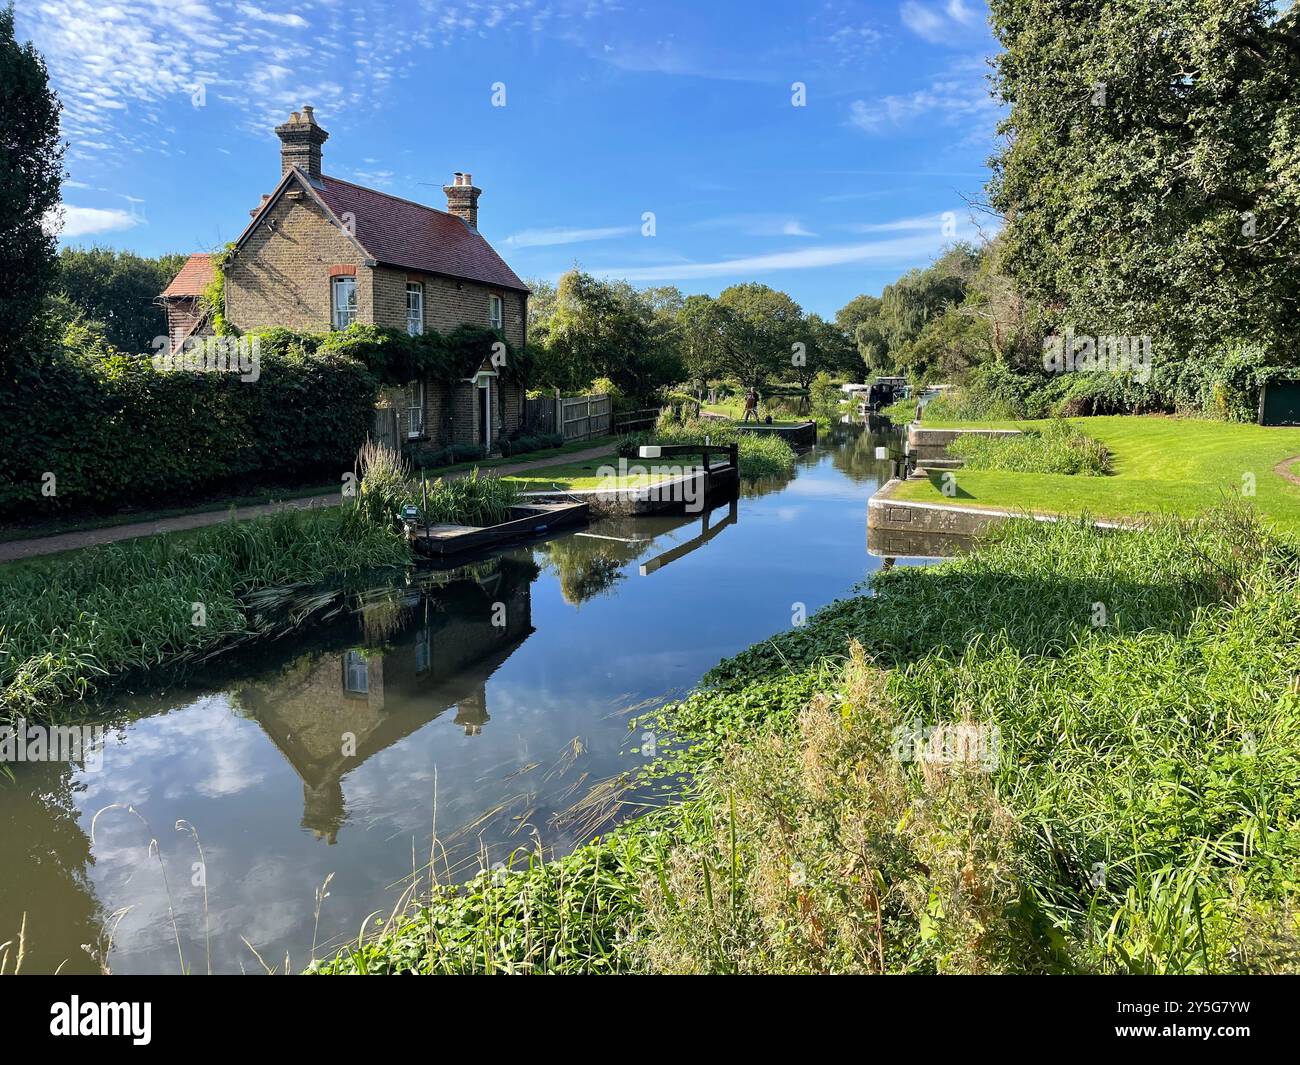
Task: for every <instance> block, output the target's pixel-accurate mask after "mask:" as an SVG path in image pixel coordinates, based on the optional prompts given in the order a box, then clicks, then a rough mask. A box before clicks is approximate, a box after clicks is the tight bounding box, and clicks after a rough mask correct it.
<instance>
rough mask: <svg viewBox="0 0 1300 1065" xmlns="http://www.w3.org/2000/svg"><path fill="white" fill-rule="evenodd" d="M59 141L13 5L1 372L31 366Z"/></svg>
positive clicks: (1, 38) (1, 257) (0, 28)
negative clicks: (17, 29) (16, 24)
mask: <svg viewBox="0 0 1300 1065" xmlns="http://www.w3.org/2000/svg"><path fill="white" fill-rule="evenodd" d="M63 151H64V146H63V145H62V144H61V143H60V141H59V101H58V98H57V97H56V96H55V95H54V93H53V92H52V91H51V90H50V86H49V76H48V74H47V73H46V70H45V62H44V60H42V59H41V56H40V55H39V53H37V51H36V49H35V48H33V47H32V45H31V43H30V42H28V43H27V44H24V45H20V44H19V43H18V41H17V39H16V38H15V37H14V9H13V6H12V5H10V6H9V7H7V8H5V9H4V10H0V277H3V278H4V284H2V285H0V377H4V376H7V372H9V371H13V370H15V369H16V368H17V364H18V363H19V362H20V361H26V362H28V363H31V362H33V361H35V360H34V354H35V349H36V347H37V345H38V344H39V339H40V338H39V336H38V332H39V331H38V323H39V321H40V316H41V314H42V311H43V310H44V308H45V304H46V299H47V297H48V296H49V294H50V291H51V289H52V288H53V285H54V278H55V258H54V237H53V235H52V234H51V233H50V232H49V231H48V230H47V228H46V225H47V217H48V216H49V215H51V213H52V212H54V211H56V210H57V208H58V205H59V191H60V186H61V183H62V180H63Z"/></svg>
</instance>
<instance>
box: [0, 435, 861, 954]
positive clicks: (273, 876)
mask: <svg viewBox="0 0 1300 1065" xmlns="http://www.w3.org/2000/svg"><path fill="white" fill-rule="evenodd" d="M868 495H869V489H864V487H863V486H862V485H860V484H855V483H854V482H853V481H850V480H849V479H848V478H847V477H846V476H845V475H844V474H843V473H842V472H841V471H839V470H837V469H836V468H835V467H834V466H833V465H832V463H831V461H830V458H829V456H823V457H822V458H821V459H820V460H819V461H817V462H816V464H815V465H810V466H804V467H801V468H800V471H799V473H798V475H797V477H796V478H795V479H794V480H793V481H791V482H790V483H789V484H788V485H787V486H785V487H784V488H783V489H781V490H779V491H776V492H773V493H770V494H768V495H764V496H756V497H751V498H746V499H743V500H742V501H741V502H740V510H739V520H738V522H737V523H736V524H735V525H732V526H729V527H727V528H725V529H723V530H722V531H721V532H720V533H719V534H718V535H717V536H716V537H715V538H714V539H713V540H711V541H710V542H708V543H707V544H705V545H703V546H702V547H700V548H699V549H698V550H695V551H693V552H691V553H689V554H687V555H685V556H683V557H682V558H679V559H676V560H674V561H673V562H671V563H669V564H668V565H666V566H664V567H663V568H661V569H659V570H657V571H655V572H653V573H651V574H649V575H648V576H641V575H640V574H639V573H638V564H639V563H642V562H645V561H648V560H649V559H650V558H653V557H654V556H656V555H658V554H660V553H661V552H662V551H664V550H667V549H669V548H671V547H673V546H674V545H676V544H679V543H684V542H686V541H688V540H690V539H691V538H693V537H694V536H696V535H698V534H699V533H700V531H701V525H700V523H699V522H698V521H696V522H691V523H690V524H688V525H685V526H681V527H679V528H678V529H676V530H674V531H672V532H671V533H668V534H666V535H661V536H659V537H657V538H656V539H655V540H654V542H653V543H647V544H643V545H642V547H641V552H640V555H639V557H638V558H637V559H634V560H632V561H630V562H628V563H627V564H626V565H625V566H624V567H623V572H624V573H625V575H626V576H625V579H623V580H622V581H620V582H618V583H617V584H616V585H615V586H614V587H613V588H612V589H611V590H609V591H607V592H606V593H604V594H602V595H598V596H595V597H594V598H592V599H589V600H588V601H586V602H585V603H583V604H582V606H581V609H580V610H575V608H574V606H573V605H572V604H570V603H567V602H566V601H565V600H564V597H563V595H562V594H561V589H560V585H559V581H558V580H557V578H556V576H555V574H554V572H553V571H552V570H551V569H549V568H543V570H542V574H541V576H540V577H539V578H538V580H537V581H536V582H535V583H534V584H533V586H532V593H531V614H532V624H533V626H534V628H535V631H534V632H533V633H532V635H531V636H529V637H528V638H527V639H526V640H524V641H523V643H522V644H520V645H518V646H517V647H516V648H515V649H514V651H513V653H512V654H511V655H510V657H509V658H508V659H507V660H506V661H505V662H504V664H503V665H501V666H500V667H499V668H498V669H497V671H496V672H495V673H494V674H493V675H492V676H491V678H490V679H489V680H488V681H487V684H486V694H487V709H488V713H489V715H490V720H489V721H488V722H487V723H486V724H485V725H484V726H483V729H482V732H481V733H480V734H478V735H473V736H467V735H465V734H464V731H463V730H462V728H461V727H460V726H458V725H456V724H455V723H454V721H453V718H454V717H455V710H454V708H450V709H447V710H446V711H445V712H443V713H441V714H439V715H438V716H434V717H433V718H432V720H428V718H429V715H430V714H433V713H434V712H435V711H436V710H438V709H440V708H435V707H432V706H429V707H424V708H420V707H416V706H409V705H408V704H406V703H402V704H401V705H402V707H405V710H404V711H403V712H409V713H410V714H411V716H412V719H413V721H414V722H415V724H416V725H420V722H422V721H423V722H426V723H424V724H423V725H420V727H418V728H417V729H416V731H414V732H412V733H411V734H410V735H407V736H406V737H405V738H403V739H401V740H399V741H398V742H396V743H394V744H392V745H391V746H389V747H387V748H386V749H383V750H380V751H379V752H378V753H376V754H374V755H372V756H371V757H370V758H369V759H368V760H367V761H365V762H364V763H362V764H361V765H360V766H358V767H357V768H355V769H353V770H352V771H351V772H350V773H349V774H348V775H347V776H346V777H345V778H344V780H343V793H344V797H345V804H346V809H347V820H346V821H345V823H344V824H343V826H342V828H341V829H340V830H339V832H338V836H337V842H336V843H335V844H333V845H330V844H328V843H326V842H325V841H324V840H321V839H317V838H316V837H315V836H314V835H313V834H312V833H311V832H310V831H308V830H307V829H305V828H304V827H303V826H302V819H303V799H304V797H303V784H302V781H301V780H300V779H299V777H298V776H297V774H296V773H295V772H294V770H293V768H292V767H291V765H290V764H289V762H288V761H287V759H286V758H285V756H284V755H282V754H281V752H280V751H279V750H278V749H277V748H276V747H275V746H274V745H273V744H272V743H270V742H268V737H267V735H266V733H264V732H263V730H262V728H261V727H260V725H259V724H258V723H257V721H256V720H253V719H251V718H249V717H245V716H241V715H240V714H239V713H236V712H235V711H234V710H233V709H232V706H231V702H230V698H229V696H228V694H226V693H223V692H218V693H205V694H199V693H195V694H194V695H191V696H189V697H187V699H184V700H180V701H178V705H177V706H176V707H175V708H174V709H172V710H170V712H167V713H158V714H154V715H152V716H144V717H141V718H139V719H137V720H135V721H134V722H132V723H131V724H129V725H127V726H124V736H123V739H122V740H121V741H119V740H117V739H116V738H110V739H109V742H108V749H107V751H106V756H105V765H104V768H103V770H102V771H101V772H99V773H97V774H83V775H82V776H81V777H80V780H79V783H80V784H81V786H82V788H83V790H82V791H81V793H80V795H79V797H78V800H77V805H78V809H79V810H80V820H81V826H82V829H83V831H84V832H86V833H87V834H88V833H89V831H90V822H91V818H92V816H93V815H94V813H95V811H96V810H100V809H102V808H103V807H106V806H108V805H110V804H112V803H124V804H126V803H129V804H131V805H133V806H134V807H135V808H136V809H137V810H138V811H139V812H140V814H141V816H142V817H144V818H146V819H147V820H148V822H149V828H148V829H146V827H145V826H144V825H143V824H142V823H141V821H140V820H139V819H137V818H136V817H134V816H132V815H131V814H129V813H127V812H126V811H123V810H111V811H108V812H106V813H104V814H102V815H101V816H100V818H99V820H98V823H97V825H96V832H95V844H94V848H93V853H94V858H95V861H94V865H93V867H92V868H91V870H90V875H91V879H92V882H93V885H94V889H95V892H96V895H97V896H98V899H99V901H100V904H101V906H102V908H103V912H105V913H109V912H112V911H114V910H115V909H117V908H119V907H130V910H129V912H128V913H127V915H126V916H125V917H124V918H123V920H122V922H121V924H120V925H119V926H118V929H117V935H116V946H115V950H114V953H113V956H112V962H113V968H114V970H115V971H117V972H139V971H165V972H174V971H176V970H177V969H178V967H179V962H178V960H177V951H176V944H175V940H174V935H173V932H172V928H171V923H170V919H169V916H168V890H167V889H170V896H171V902H172V908H173V909H174V911H175V913H176V915H177V923H178V924H179V926H180V937H181V941H182V945H183V949H184V953H185V959H186V964H187V965H188V966H189V967H190V968H192V969H194V970H195V971H202V970H203V968H204V965H205V962H204V938H203V891H202V888H201V887H200V886H197V885H196V883H194V882H193V880H192V878H193V876H194V873H193V863H194V862H196V861H197V860H198V858H197V852H196V849H195V844H194V840H193V839H192V837H191V836H190V835H189V834H188V833H185V832H178V831H176V829H175V827H174V826H175V822H176V821H177V820H178V819H182V818H183V819H185V820H187V821H189V822H190V823H192V824H193V825H194V826H195V828H196V830H197V831H198V834H199V838H200V841H201V843H202V846H203V848H204V852H205V856H206V859H207V866H206V868H207V885H208V892H209V902H210V914H209V925H210V929H211V935H212V944H213V955H214V966H215V967H216V968H218V969H224V970H238V969H239V968H240V967H243V968H246V969H249V970H254V971H256V970H258V969H260V965H259V963H258V962H257V959H256V958H255V957H254V956H253V954H252V953H251V951H250V950H249V949H248V948H247V947H245V946H244V944H243V943H242V942H241V937H242V938H246V939H247V940H248V941H249V942H250V943H252V944H253V945H254V946H256V947H257V949H258V951H260V952H261V953H262V955H263V957H264V958H265V959H266V960H267V962H268V963H271V964H276V965H283V962H284V955H285V952H286V950H287V951H289V952H290V962H291V965H292V966H293V967H294V968H299V967H301V966H302V965H303V964H305V963H306V961H307V960H308V955H309V953H310V947H311V940H312V925H313V910H314V907H315V892H316V890H317V889H318V888H319V887H320V885H321V884H323V883H324V881H325V879H326V878H327V877H328V876H329V875H330V874H331V873H333V874H334V879H333V881H332V883H331V884H330V888H329V898H327V899H326V900H325V901H324V903H323V906H322V912H321V920H320V942H321V943H322V944H325V943H330V942H336V941H337V940H338V939H339V938H340V937H343V938H347V937H351V936H355V935H356V933H357V929H358V926H359V922H360V921H361V919H362V918H363V917H364V916H365V914H367V913H368V912H370V911H372V910H386V907H390V906H392V905H393V904H394V902H395V901H396V899H397V897H398V893H399V892H400V890H401V887H402V879H403V877H409V876H410V873H411V869H412V865H413V863H414V865H416V866H420V865H422V864H423V863H424V862H425V861H427V859H428V855H429V849H430V836H431V832H432V827H433V823H434V817H435V812H434V811H435V804H436V811H437V813H436V817H437V830H438V835H439V838H440V839H441V840H443V841H444V842H446V843H447V844H448V846H449V847H450V850H451V854H452V860H459V859H462V858H471V859H472V858H473V856H474V854H475V853H476V852H478V851H479V850H480V848H484V849H485V850H486V853H487V855H488V860H489V861H496V860H499V859H501V858H504V857H505V855H506V852H507V851H508V850H509V849H510V848H513V847H518V846H527V845H528V843H529V839H530V836H531V834H532V830H533V829H534V828H535V829H536V831H537V832H539V833H540V835H541V837H542V839H543V840H544V841H545V842H546V843H547V844H548V845H556V846H559V847H564V846H569V845H572V844H573V843H575V842H578V840H576V839H574V838H572V835H571V834H566V832H564V831H561V830H557V829H556V827H555V826H554V825H553V824H552V823H551V819H552V817H553V815H554V814H555V813H557V812H558V811H560V810H562V809H563V808H564V807H566V806H567V805H569V804H570V803H572V802H573V801H574V800H575V799H577V798H579V797H581V795H582V794H583V793H584V792H585V790H586V789H587V788H589V787H590V786H591V785H593V784H595V783H597V782H599V781H600V780H602V779H605V778H608V777H610V776H613V775H614V774H616V773H618V772H619V771H621V770H623V769H627V768H630V767H633V766H635V765H636V764H637V763H638V761H639V760H640V756H639V755H638V754H635V753H631V752H630V748H631V747H632V744H633V742H634V741H635V740H636V737H635V736H633V735H631V734H630V733H629V731H628V728H627V720H626V716H627V715H626V712H622V713H621V712H620V711H626V708H628V707H632V706H633V705H635V704H638V703H641V702H643V701H645V700H647V699H664V698H668V697H671V696H674V695H680V694H682V693H684V692H685V691H687V690H689V688H690V687H691V686H692V685H693V684H695V683H696V682H697V681H698V680H699V678H700V676H701V675H702V674H703V673H704V672H705V671H706V670H708V669H709V668H710V667H712V666H713V665H715V664H716V663H717V662H718V660H719V659H721V658H723V657H725V656H727V655H730V654H734V653H735V652H736V651H738V650H740V649H742V648H743V647H746V646H748V645H749V644H751V643H753V642H755V641H757V640H760V639H762V638H764V637H766V636H768V635H770V634H772V633H774V632H777V631H780V630H782V629H785V628H788V627H789V626H790V624H791V619H792V614H793V612H794V611H795V609H796V606H795V605H796V604H803V605H804V607H805V608H806V610H807V611H808V612H809V613H811V612H812V611H814V610H816V609H817V608H818V607H820V606H823V605H825V604H826V603H828V602H830V601H831V600H833V599H835V598H837V597H840V596H843V595H845V594H847V593H848V592H849V591H850V590H851V589H852V587H853V586H854V584H856V583H857V582H858V581H860V580H861V579H862V577H863V576H864V575H865V574H866V572H867V571H868V569H870V568H874V567H875V566H876V565H877V564H878V560H875V559H872V558H871V557H870V556H869V555H867V553H866V548H865V544H866V500H867V496H868ZM725 514H726V511H725V509H724V510H722V511H716V512H715V513H714V515H713V517H712V519H711V525H716V523H717V522H718V521H720V520H722V519H723V517H725ZM626 528H627V526H626V525H625V526H624V530H625V534H626ZM401 639H405V640H406V643H404V644H402V643H399V647H398V649H397V651H396V652H395V653H396V654H401V653H406V654H411V653H412V647H411V644H410V639H411V634H410V632H408V633H407V634H406V636H405V637H399V641H400V640H401ZM387 698H388V702H387V703H386V711H393V710H397V709H399V706H398V705H397V704H398V703H400V702H401V700H402V699H407V698H409V697H408V696H397V697H393V696H387ZM415 701H416V702H418V695H417V696H416V697H415ZM421 714H423V716H421ZM638 735H639V734H638ZM575 740H579V741H580V742H581V745H582V748H583V751H584V753H582V754H581V755H580V756H579V757H578V758H576V759H575V760H574V761H573V764H572V766H571V767H569V768H568V769H567V771H564V772H561V766H560V763H561V759H562V755H563V753H564V752H565V750H566V749H567V748H568V747H569V746H570V744H571V743H572V742H573V741H575ZM533 762H536V763H539V764H538V766H537V767H536V768H533V769H531V770H528V771H526V772H519V770H520V769H521V768H522V767H525V766H527V765H529V764H530V763H533ZM512 774H513V776H512ZM582 774H586V782H585V784H584V785H583V786H582V787H581V788H575V784H576V782H577V781H578V779H579V778H580V777H581V775H582ZM435 781H436V787H435ZM500 804H503V805H502V809H501V811H500V812H499V813H498V815H497V816H495V817H493V818H491V819H489V820H487V821H485V822H483V823H482V824H481V825H477V826H476V827H474V828H473V830H472V831H464V829H465V828H466V826H469V825H472V824H473V823H474V822H476V821H477V820H478V819H479V818H480V816H481V815H482V814H483V812H484V811H487V810H491V809H493V808H494V807H496V806H498V805H500ZM33 816H37V815H36V814H33ZM458 832H459V833H460V834H459V835H458V834H457V833H458ZM150 834H152V836H153V837H154V838H156V839H157V840H158V846H159V849H160V852H161V855H162V858H163V860H164V862H165V865H166V875H167V884H166V887H165V886H164V882H163V875H162V873H163V871H162V869H161V868H160V865H159V861H158V858H157V857H156V856H151V855H150V854H149V850H148V840H149V838H150ZM51 920H57V914H31V915H29V938H31V931H33V930H34V931H36V933H37V934H38V935H39V932H40V928H41V925H42V923H43V922H48V921H51ZM0 931H3V930H0ZM85 938H88V936H83V938H82V939H81V940H80V941H81V942H84V941H85ZM68 950H69V954H72V953H74V950H73V949H72V948H68ZM73 964H74V966H75V967H79V968H85V967H86V965H87V964H88V962H87V960H86V959H84V958H82V959H79V960H74V962H73Z"/></svg>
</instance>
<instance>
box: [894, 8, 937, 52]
mask: <svg viewBox="0 0 1300 1065" xmlns="http://www.w3.org/2000/svg"><path fill="white" fill-rule="evenodd" d="M898 17H899V18H900V19H902V20H903V25H904V26H906V27H907V28H908V29H909V30H911V31H912V32H913V33H915V34H916V35H917V36H918V37H920V38H922V39H924V40H927V41H929V42H931V43H932V44H943V43H944V42H945V41H946V40H947V39H948V22H947V20H946V19H945V18H944V17H943V16H942V15H940V14H939V13H938V12H937V11H933V10H931V9H930V8H928V7H925V6H923V5H921V4H918V3H915V2H914V0H907V2H906V3H905V4H903V6H902V7H900V8H899V9H898Z"/></svg>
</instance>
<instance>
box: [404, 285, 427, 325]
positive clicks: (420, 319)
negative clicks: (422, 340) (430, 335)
mask: <svg viewBox="0 0 1300 1065" xmlns="http://www.w3.org/2000/svg"><path fill="white" fill-rule="evenodd" d="M406 332H407V334H408V335H409V336H413V337H418V336H419V335H420V334H421V333H423V332H424V286H423V285H422V284H420V283H419V282H418V281H408V282H407V283H406Z"/></svg>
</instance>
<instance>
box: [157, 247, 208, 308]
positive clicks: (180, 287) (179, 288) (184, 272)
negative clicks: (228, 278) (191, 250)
mask: <svg viewBox="0 0 1300 1065" xmlns="http://www.w3.org/2000/svg"><path fill="white" fill-rule="evenodd" d="M212 275H213V270H212V256H211V255H206V254H202V253H200V254H198V255H191V256H190V257H189V258H188V259H186V260H185V265H184V266H182V267H181V269H180V273H178V274H177V275H176V276H175V277H173V278H172V282H171V284H170V285H168V286H167V287H166V288H165V289H163V299H167V298H168V297H170V296H202V295H203V290H204V289H205V288H207V287H208V285H209V284H211V283H212Z"/></svg>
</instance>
